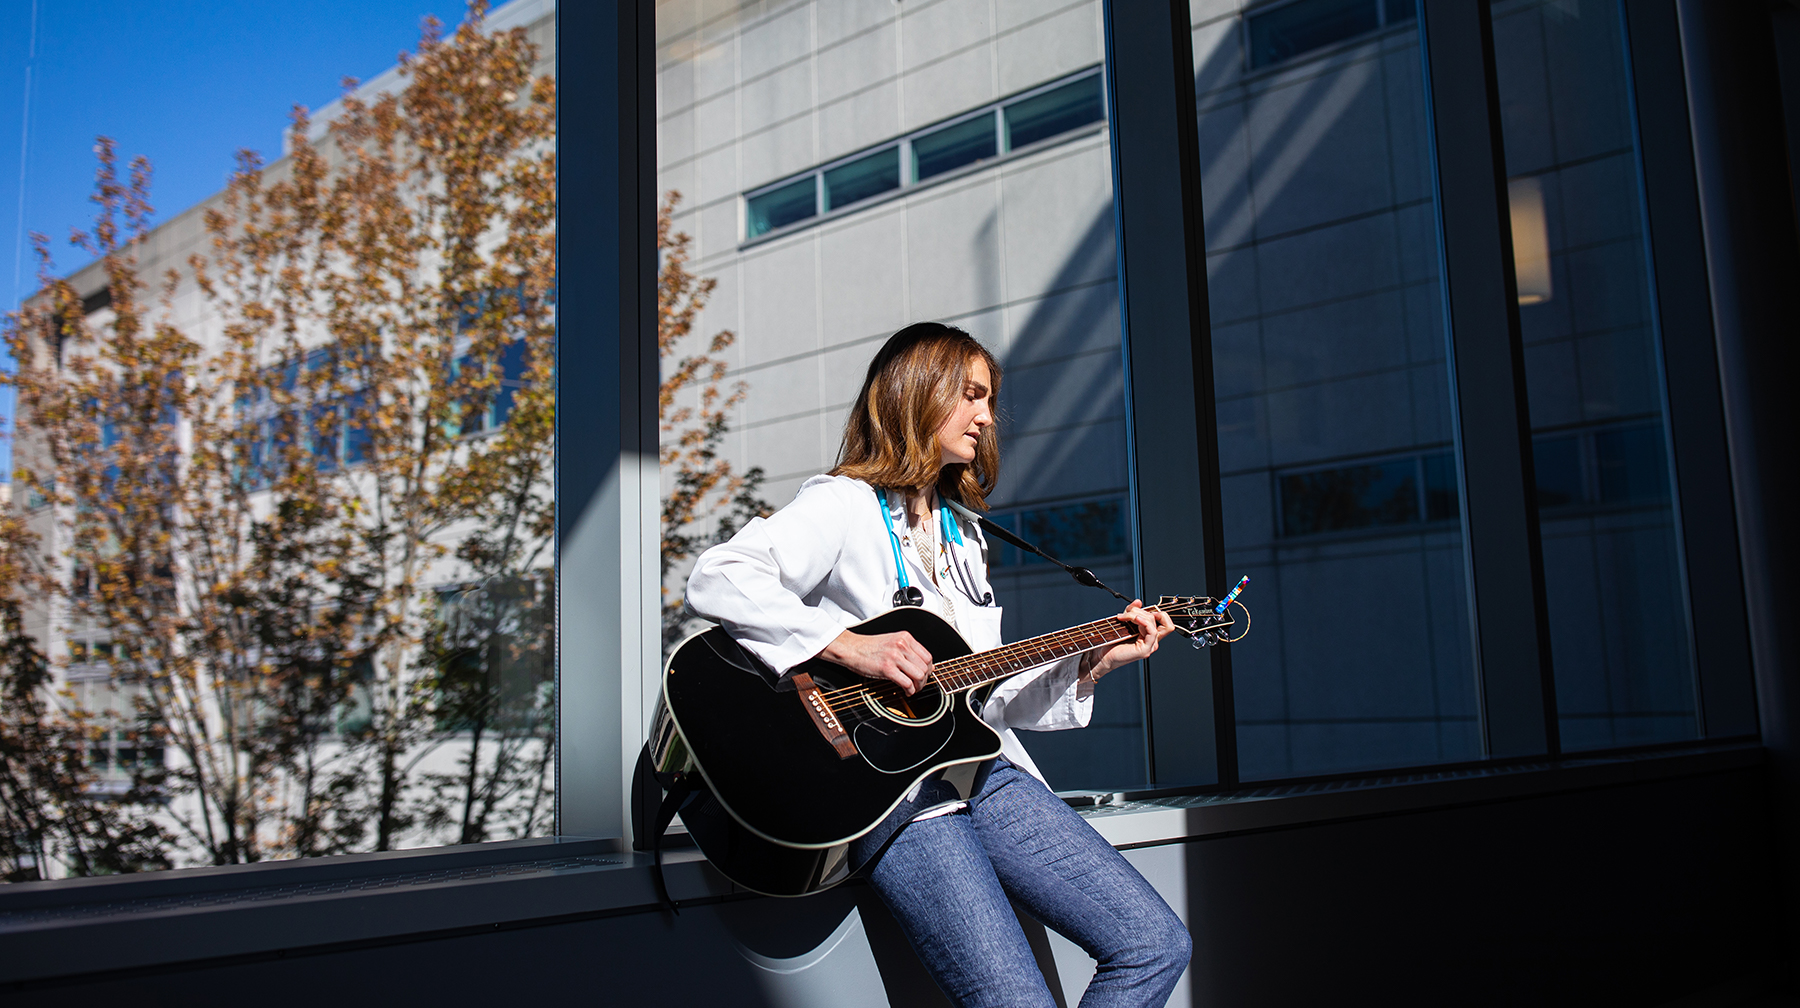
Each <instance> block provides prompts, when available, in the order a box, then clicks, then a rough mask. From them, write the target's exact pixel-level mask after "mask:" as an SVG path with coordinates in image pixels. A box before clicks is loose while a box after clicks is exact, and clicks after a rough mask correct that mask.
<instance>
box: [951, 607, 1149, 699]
mask: <svg viewBox="0 0 1800 1008" xmlns="http://www.w3.org/2000/svg"><path fill="white" fill-rule="evenodd" d="M1157 608H1159V607H1158V606H1145V607H1144V609H1145V611H1147V612H1154V611H1155V610H1156V609H1157ZM1132 627H1133V624H1130V623H1121V622H1120V621H1119V620H1118V619H1116V618H1114V617H1111V616H1109V617H1107V618H1106V619H1100V620H1095V621H1094V622H1092V623H1083V624H1081V625H1080V626H1072V627H1069V628H1068V629H1066V630H1058V631H1056V632H1055V633H1047V634H1044V635H1042V636H1040V637H1030V638H1027V639H1025V640H1022V641H1018V642H1017V643H1013V644H1007V645H1004V646H1002V647H997V648H994V649H993V650H991V651H980V652H977V653H975V654H972V655H965V656H963V657H961V658H952V659H951V660H949V661H946V662H938V663H937V664H936V665H934V666H933V667H932V670H933V673H934V677H935V678H936V679H937V681H938V685H939V686H940V687H941V688H942V689H945V690H948V691H950V692H952V693H955V692H959V691H961V690H966V689H974V688H975V687H977V686H985V685H987V684H988V683H991V682H996V681H998V680H1001V679H1005V678H1007V677H1009V676H1011V675H1013V674H1015V673H1018V672H1023V671H1025V670H1026V669H1029V668H1036V667H1037V666H1039V665H1046V664H1049V663H1050V662H1053V661H1056V660H1058V659H1061V658H1067V657H1068V656H1070V655H1075V654H1080V653H1082V652H1083V651H1090V650H1093V649H1094V648H1097V647H1100V646H1101V645H1104V644H1117V643H1119V642H1120V641H1126V640H1130V639H1131V638H1133V637H1135V636H1137V634H1136V632H1135V631H1134V630H1133V629H1132Z"/></svg>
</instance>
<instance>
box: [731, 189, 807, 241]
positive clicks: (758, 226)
mask: <svg viewBox="0 0 1800 1008" xmlns="http://www.w3.org/2000/svg"><path fill="white" fill-rule="evenodd" d="M816 179H817V176H814V175H808V176H806V177H805V178H803V179H801V180H799V181H798V182H792V183H789V184H788V185H784V186H782V187H781V188H779V189H771V190H769V191H768V192H765V193H761V194H759V195H756V196H752V197H750V199H749V200H748V202H749V210H750V219H749V222H748V225H747V230H748V232H749V235H750V237H752V238H755V237H756V236H757V235H760V234H767V233H768V232H770V231H773V230H775V229H776V228H779V227H786V226H788V225H789V224H792V223H794V222H795V221H799V220H805V219H806V218H808V217H811V216H812V215H814V214H816V213H818V212H819V201H818V195H817V192H816V190H815V189H814V186H816V185H817V184H818V183H817V181H816Z"/></svg>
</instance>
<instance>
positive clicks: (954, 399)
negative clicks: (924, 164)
mask: <svg viewBox="0 0 1800 1008" xmlns="http://www.w3.org/2000/svg"><path fill="white" fill-rule="evenodd" d="M999 385H1000V367H999V364H998V362H996V361H995V360H994V357H993V355H992V354H990V353H988V351H987V350H986V349H985V348H984V347H982V346H981V344H980V343H978V342H976V341H975V339H974V338H973V337H971V336H970V335H969V334H968V333H966V332H963V331H962V330H960V329H956V328H953V327H951V326H946V325H941V324H938V323H931V322H926V323H919V324H917V325H912V326H908V327H906V328H905V329H902V330H900V331H899V332H898V333H895V334H894V336H893V337H892V338H890V339H889V340H888V341H887V343H886V344H885V345H884V346H883V347H882V348H881V351H880V352H879V353H877V354H876V355H875V359H874V360H873V361H872V362H871V363H870V365H869V370H868V374H867V377H866V378H865V379H864V381H863V386H862V391H861V393H860V394H859V395H858V396H857V399H856V404H855V406H854V407H853V408H852V409H851V412H850V417H849V420H848V422H847V423H846V425H845V430H844V440H843V447H842V448H841V449H840V452H839V462H838V465H837V467H836V468H834V469H833V470H832V471H831V472H830V473H828V474H826V475H824V476H815V477H813V478H812V479H810V480H808V481H807V482H806V483H805V484H804V485H803V486H802V487H801V488H800V492H799V493H798V494H797V495H796V496H795V498H794V500H793V502H792V503H790V504H789V505H788V506H787V507H785V508H783V509H782V510H781V511H779V512H777V513H776V514H775V515H773V516H771V517H770V518H768V519H757V520H755V521H752V522H750V523H749V524H748V525H746V526H745V527H744V529H743V530H742V531H740V532H739V533H738V534H737V535H736V536H735V537H733V538H732V539H731V541H729V542H727V543H723V544H721V545H719V546H715V547H714V548H712V549H710V550H708V551H707V552H706V553H705V554H704V555H702V556H701V558H700V560H699V561H698V563H697V564H696V565H695V567H694V571H693V574H692V575H691V576H690V578H689V581H688V587H687V604H688V606H689V608H691V609H692V610H693V611H694V612H695V613H696V614H698V615H700V616H702V617H705V618H707V619H711V620H713V621H715V622H717V623H719V624H721V625H722V626H723V627H724V628H725V630H726V631H727V632H728V633H729V634H730V635H731V637H732V638H733V639H734V640H736V641H737V643H738V644H739V645H740V646H742V647H743V648H744V649H745V650H746V651H749V652H750V653H752V654H753V655H755V657H757V658H759V659H761V660H762V662H764V663H765V664H766V665H767V666H768V667H769V668H770V669H773V670H774V671H776V672H786V671H787V670H789V669H792V668H794V667H795V666H796V665H799V664H800V663H802V662H805V661H807V660H808V659H811V658H815V657H816V658H822V659H824V660H826V661H828V662H831V663H834V664H836V665H841V666H843V667H844V668H847V669H849V670H850V671H852V672H854V673H856V674H857V675H859V676H863V677H866V678H868V679H873V680H888V681H891V682H893V683H895V684H896V685H897V686H899V687H900V689H901V690H902V691H904V693H905V694H907V695H908V696H911V695H913V694H914V693H915V692H916V691H918V689H919V688H920V687H921V686H922V685H924V684H925V683H926V680H927V679H928V677H929V676H930V675H931V672H932V667H931V662H932V657H931V653H930V652H929V651H927V650H926V649H925V648H924V647H923V646H922V645H920V644H919V642H918V641H916V640H915V639H914V638H913V637H912V635H911V634H909V633H906V632H900V633H890V634H877V635H863V634H856V633H852V632H850V631H848V630H845V629H844V627H846V626H850V625H854V624H857V623H860V622H862V621H864V620H867V619H869V618H871V617H873V616H876V615H878V614H879V613H881V612H883V611H886V610H887V609H889V608H890V607H893V606H897V605H922V606H924V607H925V608H927V609H929V610H930V611H932V612H934V613H936V614H937V615H939V616H942V617H944V618H945V619H946V620H948V621H949V622H950V623H951V625H952V626H954V627H955V628H956V629H957V630H958V631H960V632H961V634H962V636H963V638H964V639H966V640H967V641H968V643H969V645H970V646H971V647H973V648H974V649H976V650H978V651H979V650H982V649H986V648H992V647H996V646H998V645H999V644H1000V608H999V606H997V605H995V604H994V600H993V594H992V592H991V590H990V589H989V585H988V580H987V545H986V540H985V539H984V538H983V537H982V534H981V531H980V528H979V527H978V526H977V525H976V524H975V523H974V522H973V521H970V520H968V518H967V517H966V515H967V512H966V511H965V512H963V513H962V514H959V513H958V510H957V508H956V507H953V506H950V505H948V504H947V503H946V502H947V501H949V502H954V503H955V504H956V505H960V506H961V507H962V508H965V509H966V508H975V509H979V508H981V507H983V505H984V503H985V500H986V496H987V494H988V493H989V492H990V491H991V490H992V488H993V486H994V482H995V478H996V476H997V474H998V471H999V462H1000V451H999V445H998V443H997V440H996V437H995V430H994V403H995V397H996V395H997V394H998V391H999ZM1118 619H1120V620H1121V621H1124V622H1126V623H1127V624H1129V625H1131V626H1133V627H1134V629H1135V630H1136V637H1135V638H1134V639H1132V640H1127V641H1125V642H1123V643H1120V644H1115V645H1112V646H1110V647H1102V648H1096V649H1094V650H1092V651H1089V652H1086V653H1085V654H1081V655H1078V656H1075V657H1071V658H1067V659H1064V660H1062V661H1060V662H1056V663H1054V664H1050V665H1044V666H1041V667H1038V668H1034V669H1028V670H1026V671H1024V672H1021V673H1019V674H1018V675H1016V676H1014V677H1012V678H1011V679H1008V680H1006V681H1004V682H1002V683H1000V684H999V686H998V687H997V688H996V689H995V690H994V692H993V694H992V695H991V696H990V697H989V698H988V700H987V702H986V704H985V705H983V706H982V707H981V712H980V713H981V718H982V720H983V721H985V722H986V723H988V724H989V725H991V726H992V727H993V728H994V730H995V731H997V732H999V733H1000V735H1001V739H1002V743H1003V745H1002V755H1001V756H1000V757H999V758H998V759H996V760H994V761H992V763H991V764H984V765H982V766H981V767H980V769H979V771H978V772H977V773H975V774H974V776H973V779H972V780H971V779H964V780H963V781H961V784H962V789H961V790H959V788H958V786H957V784H956V783H953V782H952V781H951V780H947V779H944V778H943V777H941V776H939V777H932V778H928V779H926V780H925V781H923V782H922V783H921V784H920V785H919V786H918V787H917V788H915V789H914V791H913V793H912V794H909V795H908V796H907V800H906V801H904V802H902V803H901V804H900V806H899V807H898V808H897V809H896V810H895V812H894V813H893V814H892V815H891V816H889V817H888V819H887V820H886V821H885V822H883V823H882V825H881V826H879V827H877V828H876V829H874V830H872V831H871V832H869V833H868V834H867V835H865V836H863V837H861V838H860V839H858V840H857V841H856V842H855V846H856V847H857V848H858V850H857V856H856V858H855V860H856V861H857V862H859V863H860V862H863V861H865V860H869V859H873V863H872V866H871V867H868V868H867V869H866V870H867V874H868V879H869V882H870V884H871V885H872V886H873V887H874V888H875V890H876V892H878V893H879V894H880V895H881V898H882V900H883V901H884V902H885V903H886V904H887V906H888V908H889V909H890V910H891V911H892V912H893V915H894V917H895V919H896V920H897V921H898V922H899V924H900V926H901V928H902V929H903V930H904V931H905V933H906V935H907V938H908V939H909V940H910V941H911V942H912V945H913V948H914V949H915V950H916V951H917V952H918V954H919V958H920V959H921V960H922V961H923V962H924V964H925V966H926V968H927V969H929V970H930V971H931V974H932V976H933V977H934V978H935V979H936V980H937V982H938V985H939V986H940V987H942V988H943V989H944V991H945V993H946V994H948V995H949V996H950V997H951V999H952V1000H953V1001H954V1002H955V1003H956V1004H958V1005H1007V1006H1019V1005H1042V1006H1050V1005H1054V1004H1055V1003H1056V1002H1055V1000H1054V999H1053V998H1052V997H1051V995H1050V992H1049V990H1048V988H1047V987H1046V986H1045V983H1044V978H1043V975H1042V973H1041V972H1040V971H1039V969H1038V966H1037V962H1036V960H1035V959H1034V958H1033V955H1032V951H1031V947H1030V945H1029V944H1028V942H1027V940H1026V937H1025V934H1024V932H1023V930H1022V929H1021V928H1020V927H1019V924H1018V919H1017V917H1016V916H1015V915H1014V912H1013V909H1012V906H1011V904H1010V903H1009V897H1010V900H1011V901H1016V902H1017V903H1018V904H1019V905H1021V906H1023V907H1024V908H1025V909H1026V910H1027V911H1028V912H1029V913H1030V914H1031V915H1032V916H1033V917H1035V918H1037V919H1038V920H1039V921H1041V922H1043V923H1044V924H1045V925H1047V926H1049V927H1051V928H1053V929H1055V930H1056V931H1057V932H1059V933H1061V934H1063V935H1064V936H1066V937H1068V938H1069V939H1070V940H1071V941H1074V942H1075V943H1076V944H1078V945H1080V946H1081V947H1082V948H1083V949H1084V950H1086V951H1087V953H1088V954H1089V955H1091V956H1093V958H1094V960H1095V962H1096V963H1097V964H1098V968H1097V970H1096V972H1095V975H1094V980H1093V982H1092V983H1091V984H1090V985H1089V986H1088V990H1087V994H1086V995H1085V996H1084V997H1083V998H1082V1001H1081V1003H1082V1004H1083V1005H1090V1006H1091V1005H1161V1004H1163V1003H1164V1002H1165V1001H1166V1000H1167V999H1168V996H1169V992H1170V991H1171V990H1172V989H1173V987H1174V985H1175V983H1176V981H1177V980H1178V979H1179V978H1180V976H1181V973H1182V971H1183V970H1184V969H1185V968H1186V967H1187V963H1188V956H1189V954H1190V951H1191V943H1190V940H1189V938H1188V934H1187V930H1186V928H1185V927H1183V925H1182V923H1181V921H1180V920H1179V919H1178V918H1177V917H1176V916H1175V914H1174V912H1173V911H1171V910H1170V909H1169V907H1168V905H1167V904H1166V903H1164V902H1163V900H1162V898H1161V897H1160V896H1158V895H1157V893H1156V891H1155V890H1154V889H1153V888H1151V886H1150V884H1149V883H1148V882H1146V881H1145V880H1144V878H1143V876H1141V875H1140V874H1138V872H1137V870H1136V869H1134V868H1132V866H1131V865H1130V864H1129V863H1128V862H1127V861H1126V860H1125V859H1124V858H1123V857H1122V856H1120V854H1119V853H1118V852H1117V851H1115V850H1114V849H1113V848H1112V846H1111V845H1110V844H1108V843H1107V842H1106V841H1105V840H1104V839H1103V838H1101V837H1100V835H1099V834H1097V833H1095V832H1094V830H1093V828H1092V827H1090V826H1088V824H1087V823H1086V822H1085V821H1083V820H1082V818H1081V817H1080V816H1078V815H1076V814H1075V813H1074V812H1073V811H1072V810H1071V809H1070V808H1069V807H1068V806H1067V805H1066V804H1064V803H1063V802H1062V801H1061V800H1060V799H1058V798H1057V797H1056V796H1055V795H1054V794H1052V793H1051V792H1050V790H1049V788H1048V787H1047V786H1046V785H1045V783H1044V781H1043V775H1042V774H1041V773H1039V772H1038V769H1037V767H1036V766H1035V765H1034V764H1033V763H1032V761H1031V758H1030V756H1029V755H1028V754H1027V753H1026V751H1025V748H1024V746H1023V745H1021V744H1020V742H1019V740H1018V737H1017V735H1015V734H1014V729H1026V730H1031V731H1050V730H1056V729H1062V728H1079V727H1084V726H1086V725H1087V723H1088V721H1089V719H1090V718H1091V717H1092V713H1093V694H1094V686H1095V684H1096V683H1097V682H1098V681H1099V680H1100V679H1101V678H1103V677H1104V676H1106V675H1107V674H1108V673H1109V672H1112V671H1113V670H1115V669H1117V668H1119V667H1120V666H1123V665H1126V664H1129V663H1131V662H1134V661H1137V660H1139V659H1141V658H1144V657H1147V656H1148V655H1150V654H1151V653H1152V652H1154V651H1155V650H1156V647H1157V644H1158V642H1159V641H1160V640H1161V639H1162V637H1163V636H1164V635H1166V634H1168V633H1169V632H1170V631H1171V630H1173V629H1174V627H1173V625H1172V624H1171V623H1170V620H1169V618H1168V617H1167V616H1166V615H1164V614H1163V613H1162V612H1160V611H1155V610H1146V609H1144V608H1143V607H1142V606H1141V605H1140V603H1138V602H1133V603H1131V605H1130V606H1129V607H1127V608H1126V610H1125V612H1123V613H1121V614H1120V615H1119V616H1118ZM746 674H749V673H746ZM965 797H966V799H967V800H963V799H964V798H965Z"/></svg>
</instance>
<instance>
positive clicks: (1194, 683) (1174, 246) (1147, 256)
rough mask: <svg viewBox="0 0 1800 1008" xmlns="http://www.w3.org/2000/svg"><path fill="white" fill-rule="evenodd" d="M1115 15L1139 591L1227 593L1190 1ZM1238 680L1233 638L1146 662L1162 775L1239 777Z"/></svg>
mask: <svg viewBox="0 0 1800 1008" xmlns="http://www.w3.org/2000/svg"><path fill="white" fill-rule="evenodd" d="M1105 17H1106V68H1107V75H1108V82H1109V85H1110V86H1109V87H1108V89H1107V99H1108V101H1109V103H1110V109H1109V114H1110V116H1111V122H1112V148H1113V205H1114V212H1115V215H1116V219H1117V222H1118V223H1117V227H1118V240H1119V293H1120V300H1121V312H1120V315H1121V320H1122V322H1123V325H1124V330H1125V332H1124V339H1125V355H1126V374H1127V392H1126V394H1127V398H1128V402H1129V405H1128V415H1129V418H1130V421H1129V422H1130V432H1129V435H1128V443H1129V445H1130V449H1131V481H1132V500H1133V503H1134V505H1135V508H1136V514H1135V529H1134V532H1135V535H1136V539H1137V542H1136V555H1137V556H1138V558H1139V560H1138V572H1139V578H1140V581H1139V592H1140V593H1141V594H1148V595H1150V596H1151V597H1154V596H1155V595H1159V594H1171V595H1172V594H1199V593H1201V592H1210V593H1211V594H1213V595H1220V594H1223V592H1224V591H1225V587H1226V585H1225V577H1226V575H1225V572H1224V570H1223V564H1222V562H1221V561H1222V558H1223V555H1224V533H1223V529H1222V524H1221V520H1220V516H1219V507H1218V500H1219V475H1218V473H1219V467H1218V458H1217V454H1218V448H1217V446H1218V438H1217V437H1216V435H1215V431H1214V428H1215V426H1216V424H1215V419H1214V413H1213V391H1212V390H1213V383H1212V339H1211V336H1212V330H1211V326H1210V322H1209V318H1208V313H1207V301H1206V274H1205V260H1204V256H1203V250H1204V248H1205V242H1204V240H1203V230H1202V227H1203V225H1202V222H1201V214H1200V206H1201V202H1200V157H1199V143H1198V139H1197V131H1198V122H1197V120H1196V117H1195V110H1194V61H1193V53H1192V41H1191V39H1190V38H1189V35H1188V5H1187V3H1186V2H1185V0H1180V2H1149V3H1147V2H1116V0H1109V2H1108V3H1107V4H1106V8H1105ZM1173 643H1174V642H1171V644H1173ZM1230 689H1231V666H1230V660H1229V657H1228V655H1227V649H1226V648H1224V647H1220V648H1214V649H1211V650H1210V651H1208V652H1204V653H1196V652H1194V651H1191V650H1189V649H1188V648H1185V647H1173V646H1171V647H1166V648H1164V649H1163V650H1162V651H1161V652H1159V653H1158V654H1157V655H1156V657H1154V658H1152V659H1150V660H1149V661H1148V662H1147V663H1146V681H1145V694H1146V700H1145V703H1146V705H1147V707H1148V723H1149V727H1150V750H1151V751H1150V770H1151V779H1152V780H1153V781H1154V782H1155V783H1156V784H1157V785H1159V786H1167V785H1174V784H1208V783H1213V782H1215V781H1225V782H1230V781H1231V780H1233V779H1234V777H1235V775H1234V774H1233V772H1232V767H1233V766H1234V765H1235V760H1236V744H1235V741H1234V739H1233V721H1232V717H1231V695H1230Z"/></svg>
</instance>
